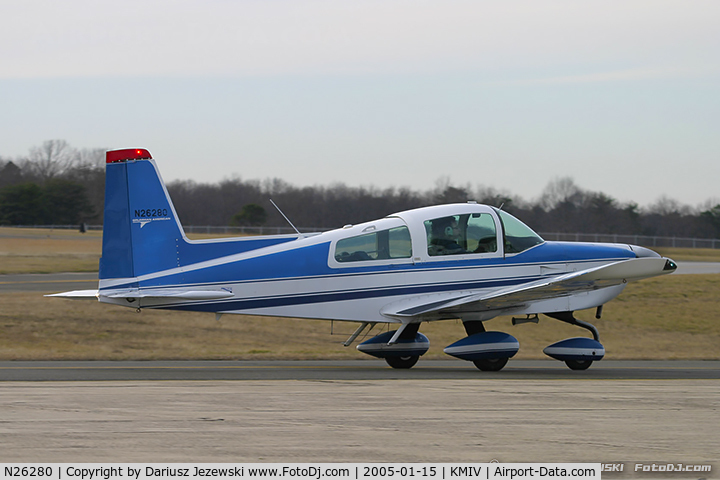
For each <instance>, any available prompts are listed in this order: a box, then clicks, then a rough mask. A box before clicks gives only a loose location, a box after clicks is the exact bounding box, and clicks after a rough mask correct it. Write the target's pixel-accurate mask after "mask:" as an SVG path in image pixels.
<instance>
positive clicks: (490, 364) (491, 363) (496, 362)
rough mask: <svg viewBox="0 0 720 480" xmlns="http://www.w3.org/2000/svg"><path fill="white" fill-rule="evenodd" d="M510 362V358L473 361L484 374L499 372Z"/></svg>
mask: <svg viewBox="0 0 720 480" xmlns="http://www.w3.org/2000/svg"><path fill="white" fill-rule="evenodd" d="M508 360H509V358H485V359H482V360H473V363H474V364H475V366H476V367H477V368H479V369H480V370H482V371H483V372H499V371H500V370H502V369H503V367H504V366H505V365H507V362H508Z"/></svg>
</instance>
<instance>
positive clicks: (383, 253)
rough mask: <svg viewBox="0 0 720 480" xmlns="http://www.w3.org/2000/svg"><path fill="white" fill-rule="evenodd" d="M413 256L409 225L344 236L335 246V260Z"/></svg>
mask: <svg viewBox="0 0 720 480" xmlns="http://www.w3.org/2000/svg"><path fill="white" fill-rule="evenodd" d="M411 256H412V248H411V242H410V231H409V230H408V228H407V227H397V228H391V229H389V230H381V231H379V232H373V233H368V234H365V235H358V236H357V237H350V238H344V239H342V240H339V241H338V242H337V245H336V246H335V260H337V261H338V262H342V263H345V262H363V261H367V260H389V259H393V258H410V257H411Z"/></svg>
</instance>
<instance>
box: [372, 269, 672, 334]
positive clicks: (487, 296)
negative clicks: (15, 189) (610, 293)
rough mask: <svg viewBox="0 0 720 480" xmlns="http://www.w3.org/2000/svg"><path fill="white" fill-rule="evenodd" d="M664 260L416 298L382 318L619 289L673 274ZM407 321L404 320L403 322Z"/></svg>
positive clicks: (505, 306) (481, 308) (388, 307)
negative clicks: (637, 281) (606, 288)
mask: <svg viewBox="0 0 720 480" xmlns="http://www.w3.org/2000/svg"><path fill="white" fill-rule="evenodd" d="M675 268H676V267H675V264H674V263H672V261H670V260H668V259H667V258H634V259H630V260H622V261H619V262H614V263H610V264H608V265H602V266H600V267H594V268H589V269H586V270H580V271H578V272H571V273H565V274H561V275H556V276H553V277H549V278H543V279H540V280H536V281H532V282H528V283H523V284H521V285H513V286H510V287H506V288H501V289H498V290H494V291H492V292H487V291H485V292H482V293H478V292H473V291H472V290H470V291H464V292H452V293H439V294H434V295H424V296H418V297H415V298H412V299H408V300H404V301H400V302H396V303H393V304H390V305H386V306H385V307H384V308H383V309H382V314H383V315H386V316H388V317H394V318H400V319H402V318H403V317H404V318H407V317H418V316H435V315H437V314H439V313H443V314H447V315H451V314H453V313H462V312H468V311H476V312H477V311H489V310H503V309H509V308H514V307H519V306H522V305H525V304H527V303H530V302H534V301H539V300H546V299H550V298H558V297H563V296H567V295H571V294H574V293H579V292H583V291H589V290H597V289H600V288H605V287H610V286H613V285H620V284H622V283H627V282H630V281H635V280H640V279H643V278H649V277H653V276H656V275H660V274H663V273H670V272H673V271H674V270H675ZM406 321H407V320H406Z"/></svg>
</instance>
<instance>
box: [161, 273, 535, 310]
mask: <svg viewBox="0 0 720 480" xmlns="http://www.w3.org/2000/svg"><path fill="white" fill-rule="evenodd" d="M540 278H541V277H537V276H534V277H521V278H505V279H501V280H497V279H493V280H482V281H473V282H463V283H454V284H433V285H413V286H398V287H387V288H378V289H356V290H347V291H342V292H322V293H310V294H302V295H289V296H285V295H283V296H273V297H263V298H253V299H248V300H226V301H220V302H204V303H193V304H187V303H186V304H182V305H172V304H167V305H156V306H153V307H149V308H162V309H169V310H190V311H194V312H218V311H235V310H238V311H242V310H253V309H258V308H272V307H287V306H293V305H307V304H314V303H328V302H339V301H346V300H366V299H369V298H382V297H392V296H398V295H417V294H430V293H443V292H453V291H458V290H470V289H480V288H493V287H494V288H500V287H508V286H512V285H519V284H523V283H528V282H532V281H534V280H539V279H540Z"/></svg>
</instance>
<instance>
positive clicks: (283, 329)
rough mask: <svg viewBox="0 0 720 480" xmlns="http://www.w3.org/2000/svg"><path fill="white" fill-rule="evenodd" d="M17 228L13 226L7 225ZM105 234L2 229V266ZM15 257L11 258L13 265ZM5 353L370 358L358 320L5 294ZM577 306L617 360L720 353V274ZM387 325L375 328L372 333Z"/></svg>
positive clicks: (49, 266)
mask: <svg viewBox="0 0 720 480" xmlns="http://www.w3.org/2000/svg"><path fill="white" fill-rule="evenodd" d="M8 230H12V231H11V232H7V231H8ZM100 246H101V237H100V234H99V232H88V233H86V234H84V235H81V234H79V233H77V232H72V231H44V232H38V231H36V230H31V231H30V232H23V231H19V230H17V229H6V228H0V262H1V266H0V271H2V273H30V272H34V273H38V272H57V271H95V270H96V269H97V259H98V257H99V254H100ZM676 253H677V254H678V255H681V256H682V257H679V258H683V257H684V256H691V257H693V258H694V259H696V260H705V261H713V260H714V261H718V260H720V258H718V257H717V256H715V252H713V251H712V250H711V251H707V252H705V253H702V252H700V253H699V254H697V253H696V252H694V251H691V252H684V251H678V252H671V251H667V250H665V251H663V254H665V255H669V256H671V257H673V258H678V256H677V255H674V254H676ZM8 260H9V261H8ZM0 306H1V308H0V325H1V326H2V334H0V360H40V359H48V360H49V359H63V360H71V359H72V360H81V359H82V360H103V359H112V360H129V359H136V360H150V359H281V358H282V359H337V358H370V357H368V356H366V355H364V354H361V353H359V352H357V351H356V350H355V348H354V346H353V347H349V348H345V347H343V346H342V345H341V343H342V342H343V341H344V340H345V339H346V338H347V337H348V336H349V335H350V333H352V331H353V330H354V328H355V324H343V323H335V324H334V326H333V328H334V331H335V333H336V334H335V335H330V329H331V324H330V322H324V321H307V320H297V319H275V318H264V317H249V316H235V315H225V316H223V317H222V318H221V320H220V321H216V320H215V317H214V315H212V314H207V313H205V314H203V313H189V312H171V311H152V310H144V311H143V312H141V313H136V312H135V311H134V310H132V309H128V308H121V307H116V306H109V305H104V304H99V303H98V302H96V301H80V300H61V299H53V298H45V297H42V296H41V295H40V294H37V293H12V294H0ZM593 315H594V311H585V312H578V317H579V318H580V319H583V320H587V321H591V322H592V323H593V324H595V325H596V326H597V327H598V329H599V330H600V335H601V340H602V342H603V344H604V345H605V348H606V350H607V354H606V358H611V359H720V275H669V276H664V277H659V278H653V279H648V280H643V281H641V282H637V283H631V284H630V285H628V287H627V288H626V290H625V292H624V293H623V294H622V295H620V297H618V298H617V299H615V300H613V301H612V302H610V303H608V304H607V305H606V306H605V309H604V314H603V318H602V319H601V320H595V319H594V316H593ZM486 326H487V327H488V329H491V330H502V331H505V332H508V333H511V334H512V335H514V336H515V337H517V339H518V340H519V341H520V345H521V348H520V352H519V353H518V355H517V357H516V358H546V357H544V355H543V354H542V349H543V348H544V347H545V346H547V345H549V344H550V343H553V342H555V341H557V340H561V339H563V338H567V337H571V336H583V335H586V333H587V332H586V331H585V330H582V329H580V328H577V327H572V326H569V325H566V324H563V323H561V322H558V321H556V320H552V319H549V318H547V317H543V316H541V320H540V323H539V324H537V325H536V324H524V325H519V326H514V327H513V326H512V325H511V324H510V319H509V318H507V317H501V318H498V319H494V320H491V321H490V322H488V323H487V324H486ZM421 330H422V332H423V333H424V334H426V335H427V336H428V337H429V338H430V342H431V347H430V351H429V352H428V353H427V354H426V357H429V358H448V357H447V356H446V355H445V354H443V353H442V349H443V348H444V347H445V346H447V345H449V344H450V343H452V342H454V341H456V340H458V339H460V338H462V337H463V336H465V333H464V329H463V327H462V324H461V323H460V322H456V321H445V322H436V323H431V324H423V326H422V328H421ZM376 333H378V330H376V331H373V335H374V334H376Z"/></svg>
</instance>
